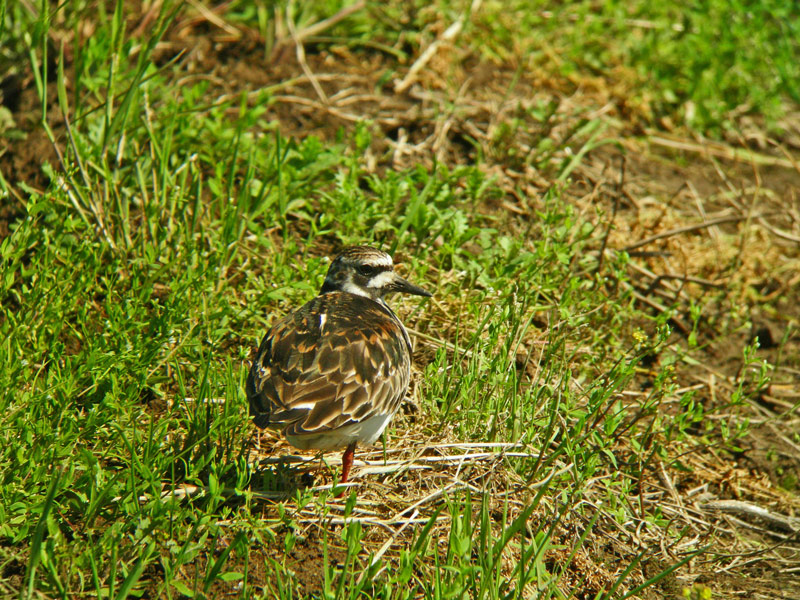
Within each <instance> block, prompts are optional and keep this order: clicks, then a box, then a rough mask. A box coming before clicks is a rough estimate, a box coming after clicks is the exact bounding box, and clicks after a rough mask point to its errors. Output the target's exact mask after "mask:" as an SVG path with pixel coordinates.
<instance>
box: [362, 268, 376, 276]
mask: <svg viewBox="0 0 800 600" xmlns="http://www.w3.org/2000/svg"><path fill="white" fill-rule="evenodd" d="M375 271H376V269H375V267H373V266H372V265H359V266H358V273H359V275H363V276H364V277H372V276H373V275H375Z"/></svg>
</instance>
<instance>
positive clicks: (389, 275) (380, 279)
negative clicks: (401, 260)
mask: <svg viewBox="0 0 800 600" xmlns="http://www.w3.org/2000/svg"><path fill="white" fill-rule="evenodd" d="M393 280H394V273H393V272H392V271H384V272H383V273H380V274H378V275H375V277H373V278H372V279H370V280H369V282H368V283H367V287H368V288H382V287H386V286H387V285H389V284H390V283H391V282H392V281H393Z"/></svg>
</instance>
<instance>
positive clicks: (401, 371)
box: [246, 246, 432, 497]
mask: <svg viewBox="0 0 800 600" xmlns="http://www.w3.org/2000/svg"><path fill="white" fill-rule="evenodd" d="M393 292H399V293H405V294H413V295H417V296H425V297H430V296H431V295H432V294H431V293H430V292H428V291H426V290H424V289H423V288H421V287H419V286H416V285H414V284H412V283H410V282H409V281H406V280H405V279H403V278H402V277H400V276H399V275H398V274H397V273H395V272H394V263H393V261H392V257H391V256H390V255H389V254H387V253H386V252H383V251H381V250H378V249H376V248H373V247H371V246H351V247H349V248H346V249H344V250H343V251H342V252H341V253H339V254H338V255H337V256H336V257H335V258H334V259H333V261H332V262H331V264H330V267H329V268H328V272H327V275H326V276H325V280H324V282H323V284H322V287H321V288H320V290H319V294H318V295H317V296H316V297H314V298H313V299H312V300H310V301H309V302H307V303H306V304H304V305H303V306H302V307H300V308H299V309H297V310H296V311H294V312H292V313H290V314H288V315H286V316H284V317H283V318H281V319H279V320H278V321H277V322H276V323H274V324H273V325H272V327H271V328H270V329H269V330H268V331H267V333H266V335H265V336H264V338H263V340H262V341H261V344H260V345H259V347H258V351H257V353H256V356H255V358H254V360H253V363H252V365H251V368H250V372H249V375H248V378H247V383H246V392H247V398H248V402H249V407H250V415H251V416H252V418H253V421H254V423H255V425H256V426H257V427H259V428H261V429H264V428H272V429H279V430H281V431H282V432H283V436H284V437H285V438H286V440H287V441H288V442H289V443H290V444H291V445H292V446H294V447H295V448H298V449H300V450H310V449H316V450H318V451H320V452H325V451H330V450H336V449H341V448H345V450H344V454H343V456H342V474H341V478H340V483H346V482H347V480H348V477H349V474H350V468H351V467H352V464H353V457H354V455H355V448H356V445H357V444H359V443H362V444H372V443H374V442H375V441H376V440H377V439H378V438H379V437H380V436H381V434H382V433H383V431H384V429H385V428H386V426H387V425H388V424H389V422H390V421H391V419H392V417H393V416H394V414H395V413H396V412H397V409H398V408H399V406H400V403H401V401H402V400H403V398H404V397H405V394H406V390H407V388H408V384H409V380H410V378H411V354H412V350H411V340H410V338H409V336H408V331H407V330H406V328H405V327H404V326H403V323H402V322H401V321H400V319H399V318H398V317H397V315H396V314H395V313H394V311H393V310H392V309H391V308H390V307H389V305H388V304H386V300H385V296H387V295H388V294H390V293H393ZM343 493H344V491H342V492H340V493H339V495H338V497H341V495H342V494H343Z"/></svg>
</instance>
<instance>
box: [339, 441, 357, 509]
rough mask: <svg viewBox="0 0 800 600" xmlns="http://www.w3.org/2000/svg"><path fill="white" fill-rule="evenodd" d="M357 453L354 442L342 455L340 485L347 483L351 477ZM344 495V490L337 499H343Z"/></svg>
mask: <svg viewBox="0 0 800 600" xmlns="http://www.w3.org/2000/svg"><path fill="white" fill-rule="evenodd" d="M355 453H356V443H355V442H353V443H352V444H350V445H349V446H347V448H346V449H345V451H344V454H343V455H342V480H341V481H340V482H339V483H347V478H348V477H349V476H350V467H352V466H353V457H354V456H355ZM343 495H344V490H342V491H341V492H339V493H338V494H337V495H336V497H337V498H341V497H342V496H343Z"/></svg>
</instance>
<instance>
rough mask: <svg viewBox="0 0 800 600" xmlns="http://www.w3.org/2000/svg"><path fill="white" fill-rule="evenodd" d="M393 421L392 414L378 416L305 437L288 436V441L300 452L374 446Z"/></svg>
mask: <svg viewBox="0 0 800 600" xmlns="http://www.w3.org/2000/svg"><path fill="white" fill-rule="evenodd" d="M391 420H392V414H391V413H390V414H388V415H376V416H374V417H370V418H369V419H365V420H363V421H360V422H358V423H351V424H349V425H345V426H344V427H339V428H338V429H333V430H329V431H324V432H321V433H307V434H304V435H291V434H289V433H287V434H286V440H287V441H288V442H289V443H290V444H291V445H292V446H294V447H295V448H299V449H300V450H310V449H312V448H314V449H316V450H335V449H337V448H344V447H345V446H347V445H349V444H352V443H353V442H358V443H360V444H372V443H374V442H375V440H377V439H378V438H379V437H381V434H382V433H383V430H384V429H386V426H387V425H388V424H389V421H391Z"/></svg>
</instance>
